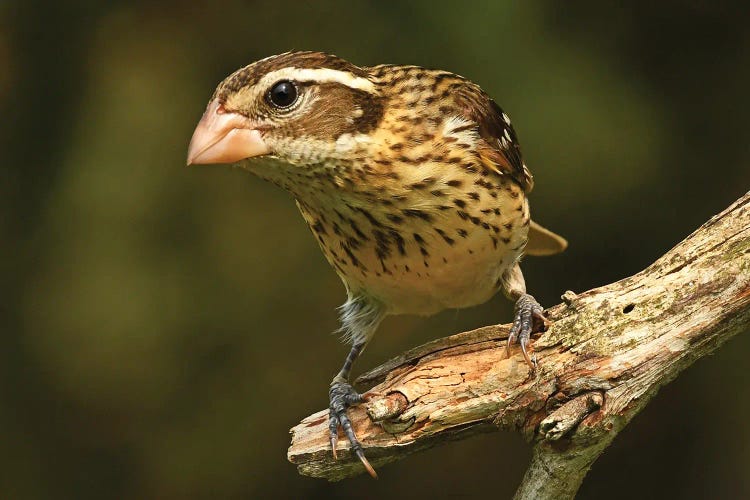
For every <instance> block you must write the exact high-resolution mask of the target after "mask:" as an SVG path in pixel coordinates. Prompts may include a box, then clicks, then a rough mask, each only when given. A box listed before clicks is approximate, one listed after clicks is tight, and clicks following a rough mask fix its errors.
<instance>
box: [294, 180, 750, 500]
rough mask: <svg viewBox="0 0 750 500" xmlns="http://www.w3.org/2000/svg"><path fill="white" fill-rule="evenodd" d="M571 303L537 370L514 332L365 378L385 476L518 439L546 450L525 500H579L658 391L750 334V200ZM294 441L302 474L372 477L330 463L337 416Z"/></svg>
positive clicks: (522, 493)
mask: <svg viewBox="0 0 750 500" xmlns="http://www.w3.org/2000/svg"><path fill="white" fill-rule="evenodd" d="M562 299H563V303H562V304H560V305H557V306H555V307H553V308H551V309H549V310H548V311H547V315H548V317H549V319H550V320H552V325H551V327H550V328H549V331H547V332H546V333H544V334H543V335H542V336H541V337H539V338H538V339H537V340H535V342H534V343H533V348H534V352H535V353H536V357H537V360H538V369H537V370H536V372H534V373H531V372H530V370H529V369H528V367H527V366H526V364H525V363H524V361H523V357H522V356H521V355H520V353H519V352H517V350H514V351H513V354H512V356H511V357H510V358H506V357H505V354H504V350H505V339H506V338H507V334H508V325H498V326H488V327H485V328H480V329H478V330H474V331H470V332H464V333H460V334H457V335H453V336H450V337H447V338H444V339H439V340H435V341H433V342H430V343H428V344H425V345H423V346H421V347H417V348H415V349H412V350H411V351H408V352H406V353H404V354H402V355H401V356H398V357H397V358H395V359H393V360H391V361H389V362H387V363H385V364H384V365H382V366H380V367H378V368H376V369H374V370H372V371H370V372H369V373H367V374H365V375H363V376H362V377H360V379H359V380H358V382H359V383H375V384H377V385H375V387H373V389H372V390H371V391H370V392H371V393H372V394H375V396H374V397H373V398H372V399H371V400H370V401H369V402H368V403H367V404H364V405H362V406H359V407H357V408H353V409H351V410H350V411H349V413H350V416H351V417H352V422H353V424H354V426H355V429H356V432H357V435H358V436H359V438H360V439H361V441H362V443H363V445H364V447H365V452H366V454H367V456H368V458H369V459H370V461H371V462H372V463H373V465H375V466H376V467H377V466H378V465H383V464H385V463H388V462H392V461H395V460H398V459H401V458H404V457H405V456H407V455H409V454H410V453H414V452H416V451H419V450H422V449H425V448H429V447H432V446H435V445H437V444H440V443H443V442H445V441H449V440H453V439H462V438H464V437H467V436H469V435H471V434H475V433H477V432H482V431H487V430H492V429H513V430H517V431H520V432H521V433H522V434H523V435H524V436H525V438H526V439H528V440H529V441H531V442H532V443H533V444H534V451H533V458H532V462H531V465H530V467H529V469H528V470H527V472H526V475H525V477H524V479H523V482H522V484H521V485H520V487H519V489H518V491H517V492H516V498H518V499H530V498H536V499H547V498H550V499H551V498H555V499H560V498H563V499H564V498H572V497H573V496H575V493H576V492H577V490H578V488H579V486H580V484H581V482H582V481H583V478H584V477H585V475H586V472H587V471H588V469H589V467H590V466H591V464H592V463H593V462H594V461H595V460H596V458H597V457H598V456H599V455H600V454H601V453H602V452H603V451H604V449H605V448H606V447H607V446H608V445H609V444H610V443H611V442H612V440H613V439H614V437H615V436H616V435H617V433H618V432H619V431H620V430H622V428H623V427H624V426H625V425H626V424H627V423H628V422H629V421H630V419H632V418H633V417H634V416H635V415H636V414H638V412H639V411H640V410H641V409H642V408H643V407H644V406H645V405H646V404H647V403H648V402H649V400H650V399H651V398H652V397H653V396H654V395H655V394H656V392H657V391H658V389H659V388H660V387H662V386H663V385H665V384H666V383H668V382H670V381H671V380H672V379H674V378H675V377H676V376H677V375H678V374H679V373H680V372H681V371H682V370H684V369H685V368H687V367H688V366H690V365H691V364H692V363H693V362H694V361H695V360H697V359H698V358H701V357H702V356H705V355H707V354H710V353H711V352H713V351H714V350H716V349H717V348H718V347H719V346H720V345H721V344H722V343H723V342H724V341H726V340H727V339H729V338H730V337H732V336H733V335H736V334H737V333H740V332H742V331H747V330H748V329H750V193H747V194H745V196H743V197H742V198H741V199H739V200H738V201H737V202H735V203H734V204H733V205H732V206H730V207H729V208H728V209H726V210H725V211H724V212H722V213H720V214H719V215H717V216H715V217H713V218H712V219H711V220H710V221H708V222H707V223H706V224H704V225H703V226H702V227H700V228H699V229H698V230H697V231H695V232H694V233H693V234H691V235H690V236H688V237H687V238H686V239H685V240H684V241H682V242H681V243H680V244H678V245H677V246H676V247H674V248H673V249H672V250H670V251H669V252H667V253H666V254H665V255H664V256H663V257H661V258H660V259H659V260H657V261H656V262H654V263H653V264H652V265H651V266H649V267H648V268H647V269H645V270H643V271H642V272H640V273H638V274H636V275H634V276H631V277H629V278H625V279H623V280H621V281H618V282H616V283H612V284H609V285H606V286H603V287H600V288H596V289H593V290H590V291H588V292H585V293H582V294H579V295H576V294H575V293H573V292H566V293H565V294H564V295H563V297H562ZM291 432H292V444H291V447H290V448H289V453H288V458H289V460H290V461H291V462H292V463H294V464H297V466H298V468H299V472H300V473H301V474H304V475H308V476H314V477H322V478H326V479H328V480H331V481H335V480H339V479H343V478H345V477H349V476H353V475H356V474H360V473H361V472H362V471H363V470H364V469H363V467H362V465H361V464H360V463H359V461H357V459H356V457H352V455H350V454H348V453H345V452H344V453H340V454H339V460H338V461H334V460H333V459H332V456H331V451H330V448H329V443H328V437H327V432H328V428H327V411H325V410H324V411H321V412H318V413H315V414H314V415H311V416H309V417H307V418H306V419H304V420H303V421H302V422H301V423H300V424H298V425H297V426H296V427H294V428H293V429H292V430H291ZM339 443H340V444H341V446H342V448H345V447H346V445H347V443H346V440H345V439H342V440H340V441H339ZM342 451H343V450H342Z"/></svg>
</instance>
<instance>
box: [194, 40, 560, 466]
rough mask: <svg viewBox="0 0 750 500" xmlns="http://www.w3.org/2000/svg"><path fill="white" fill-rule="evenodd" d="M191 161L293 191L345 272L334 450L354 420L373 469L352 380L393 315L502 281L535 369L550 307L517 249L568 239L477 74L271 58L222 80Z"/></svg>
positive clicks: (536, 251) (313, 56)
mask: <svg viewBox="0 0 750 500" xmlns="http://www.w3.org/2000/svg"><path fill="white" fill-rule="evenodd" d="M187 162H188V164H208V163H238V164H239V166H241V167H242V168H244V169H247V170H249V171H250V172H252V173H254V174H256V175H257V176H259V177H261V178H263V179H267V180H269V181H271V182H273V183H274V184H276V185H278V186H281V187H282V188H284V189H286V190H287V191H289V192H290V193H292V195H293V196H294V197H295V199H296V201H297V206H298V207H299V209H300V211H301V212H302V216H303V217H304V218H305V220H306V221H307V223H308V224H309V225H310V228H311V229H312V231H313V234H314V235H315V237H316V238H317V240H318V243H319V244H320V247H321V249H322V250H323V253H324V254H325V256H326V258H327V259H328V262H329V263H330V264H331V266H333V267H334V269H335V270H336V272H337V273H338V275H339V276H340V277H341V279H342V281H343V282H344V286H345V287H346V291H347V297H348V298H347V301H346V303H345V304H344V305H343V306H341V308H340V314H341V324H342V326H341V330H342V332H344V334H345V335H346V336H347V337H348V339H349V340H350V341H351V343H352V347H351V351H350V352H349V355H348V356H347V358H346V361H345V362H344V366H343V367H342V368H341V370H340V371H339V373H338V374H337V375H336V377H334V379H333V382H332V383H331V387H330V392H329V397H330V417H329V418H330V440H331V447H332V449H333V454H334V457H335V456H336V443H337V440H338V428H339V426H341V427H342V428H343V430H344V432H345V434H346V436H347V437H348V440H349V442H350V444H351V447H352V450H353V451H354V453H355V454H356V455H357V456H358V457H359V458H360V459H361V460H362V463H363V464H364V466H365V467H366V468H367V469H368V471H369V472H370V474H372V475H374V474H375V473H374V471H373V469H372V467H371V466H370V464H369V463H368V461H367V459H366V458H365V456H364V453H363V451H362V446H361V444H360V443H359V441H358V440H357V438H356V436H355V434H354V431H353V429H352V425H351V422H350V421H349V418H348V417H347V414H346V409H347V408H348V407H349V406H350V405H353V404H356V403H359V402H361V401H362V399H363V398H362V396H361V395H360V394H358V393H357V392H355V391H354V389H353V388H352V386H351V385H350V384H349V381H348V380H349V371H350V369H351V366H352V363H353V362H354V360H355V359H356V358H357V356H358V355H359V354H360V352H361V351H362V349H364V347H365V345H366V344H367V342H368V341H369V340H370V338H371V337H372V335H373V334H374V333H375V330H376V328H377V327H378V325H379V324H380V322H381V320H382V319H383V317H384V316H386V315H388V314H421V315H430V314H434V313H437V312H438V311H441V310H443V309H447V308H463V307H469V306H473V305H476V304H481V303H483V302H485V301H487V300H488V299H489V298H490V297H492V296H493V295H495V293H496V292H497V291H498V290H501V289H502V290H503V291H504V292H505V293H506V295H507V296H508V297H510V298H511V299H513V300H515V301H516V309H515V311H516V312H515V318H514V322H513V326H512V329H511V333H510V338H509V339H508V348H509V347H510V345H511V343H513V342H514V341H516V340H517V341H518V343H519V344H520V346H521V351H522V353H523V356H524V357H525V360H526V362H527V363H528V364H529V366H531V367H532V369H533V363H532V361H531V359H530V358H529V355H528V354H527V345H528V343H529V338H530V334H531V333H532V331H533V330H534V329H542V328H543V326H542V325H543V323H544V322H545V319H544V316H543V315H542V307H541V306H540V305H539V303H538V302H537V301H536V300H535V299H534V298H533V297H532V296H531V295H529V294H527V293H526V286H525V283H524V279H523V275H522V274H521V270H520V268H519V259H520V258H521V256H522V255H523V254H524V253H525V254H531V255H550V254H554V253H557V252H560V251H562V250H563V249H564V248H565V247H566V245H567V243H566V242H565V240H564V239H562V238H561V237H559V236H557V235H555V234H554V233H551V232H550V231H548V230H546V229H544V228H542V227H541V226H538V225H537V224H535V223H534V222H532V221H531V220H530V217H529V203H528V201H527V194H528V193H529V191H531V188H532V185H533V180H532V176H531V173H530V172H529V170H528V169H527V168H526V165H525V164H524V163H523V160H522V159H521V151H520V148H519V145H518V141H517V139H516V134H515V132H514V130H513V127H512V126H511V124H510V119H509V118H508V115H506V114H505V113H504V112H503V111H502V110H501V109H500V107H499V106H498V105H497V104H495V101H493V100H492V99H491V98H490V97H489V96H488V95H487V94H485V93H484V92H483V91H482V90H481V89H480V88H479V86H477V85H476V84H474V83H472V82H470V81H468V80H466V79H465V78H462V77H460V76H458V75H455V74H453V73H449V72H446V71H436V70H428V69H424V68H420V67H417V66H395V65H380V66H374V67H371V68H360V67H357V66H355V65H353V64H351V63H349V62H347V61H345V60H343V59H340V58H338V57H335V56H332V55H327V54H323V53H320V52H288V53H285V54H281V55H277V56H272V57H268V58H266V59H263V60H261V61H258V62H255V63H253V64H250V65H249V66H246V67H244V68H242V69H240V70H238V71H236V72H235V73H233V74H232V75H230V76H229V77H228V78H227V79H226V80H224V81H223V82H222V83H221V84H220V85H219V86H218V88H217V89H216V91H215V92H214V95H213V97H212V98H211V100H210V102H209V104H208V108H207V109H206V111H205V114H204V115H203V118H202V119H201V121H200V123H199V124H198V126H197V128H196V129H195V133H194V135H193V138H192V140H191V141H190V147H189V152H188V160H187Z"/></svg>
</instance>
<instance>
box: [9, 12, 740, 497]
mask: <svg viewBox="0 0 750 500" xmlns="http://www.w3.org/2000/svg"><path fill="white" fill-rule="evenodd" d="M618 3H626V4H628V5H627V6H620V5H617V4H618ZM743 3H744V2H738V3H737V5H738V6H739V5H741V4H743ZM748 10H750V9H747V8H740V7H732V6H731V5H730V4H727V3H722V2H710V1H692V2H657V1H651V2H642V3H641V2H600V1H591V2H556V1H524V2H486V4H475V3H471V2H465V1H462V2H434V1H421V2H408V3H407V2H401V3H399V4H396V3H395V2H394V3H386V2H375V1H371V2H333V1H319V2H307V3H303V2H294V1H291V0H287V1H281V0H276V1H273V2H248V1H245V2H242V1H228V0H216V1H202V2H192V3H189V4H188V3H185V2H178V1H171V2H170V1H156V2H154V1H141V2H124V1H122V2H110V3H99V2H94V1H90V2H85V1H71V2H49V1H43V2H40V1H23V2H21V1H19V2H12V3H8V2H3V3H2V4H0V111H1V117H2V118H0V151H1V152H2V156H3V161H2V167H3V172H2V176H1V178H0V241H2V245H0V269H1V270H2V280H1V282H2V285H3V286H2V289H1V291H0V293H1V295H0V311H2V325H0V326H2V330H1V332H2V333H1V334H0V335H2V337H0V338H1V339H2V347H1V348H0V496H1V497H2V498H19V499H26V498H30V499H33V498H55V499H57V498H77V499H78V498H96V499H107V498H133V499H135V498H206V497H212V498H250V497H267V496H271V495H274V496H277V497H292V496H294V497H307V498H348V497H350V496H361V497H372V498H383V497H386V496H394V495H398V496H403V497H412V498H420V497H427V496H433V497H442V496H458V495H465V496H467V497H474V496H477V497H479V496H489V495H493V496H499V497H500V498H507V497H509V496H510V495H511V494H512V492H513V491H514V489H515V487H516V486H517V484H518V483H519V481H520V479H521V476H522V474H523V472H524V470H525V466H526V464H527V461H528V459H529V456H530V450H529V447H528V445H526V444H525V443H524V442H523V441H522V440H521V439H520V437H519V436H517V435H515V434H511V433H496V434H489V435H482V436H478V437H475V438H473V439H470V440H468V441H462V442H458V443H452V444H450V445H447V446H444V447H442V448H438V449H433V450H430V451H428V452H426V453H422V454H419V455H416V456H413V457H410V458H409V459H407V460H405V461H402V462H399V463H397V464H393V465H390V466H387V467H383V468H382V469H381V470H380V474H381V480H380V481H377V482H375V481H372V480H370V479H368V478H366V477H360V478H356V479H352V480H348V481H345V482H343V483H339V484H334V485H331V484H327V483H325V482H323V481H320V480H314V479H309V478H304V477H300V476H298V475H297V473H296V469H295V467H294V466H292V465H290V464H289V463H287V461H286V448H287V445H288V443H289V436H288V434H287V432H288V429H289V428H290V427H291V426H293V425H294V424H296V423H297V422H298V420H299V419H301V418H302V417H304V416H306V415H308V414H310V413H311V412H313V411H317V410H319V409H322V408H323V407H325V405H326V404H327V388H328V383H329V381H330V379H331V376H332V375H333V374H334V373H335V372H336V370H337V369H338V367H339V365H340V363H341V361H342V359H343V356H344V355H345V352H346V348H345V347H344V346H342V345H341V344H340V343H339V341H338V340H337V339H336V337H334V336H332V335H331V334H330V332H331V331H333V330H334V329H335V328H336V326H337V325H336V315H335V312H334V307H335V306H336V305H338V304H339V303H341V302H342V301H343V299H344V292H343V288H342V286H341V284H340V282H339V281H338V278H337V277H336V275H335V274H334V273H333V272H332V271H331V270H330V269H329V268H328V266H327V264H326V263H325V261H324V259H323V257H322V255H321V253H320V252H319V251H318V249H317V245H316V243H315V242H314V239H313V238H312V237H311V236H310V234H309V231H308V229H307V228H306V227H305V225H304V223H303V221H302V219H301V217H300V216H299V214H298V213H297V212H296V208H295V207H294V204H293V202H292V200H291V199H290V198H289V196H288V195H287V194H286V193H284V192H281V191H280V190H277V189H276V188H274V187H273V186H271V185H270V184H266V183H263V182H261V181H260V180H258V179H256V178H253V177H251V176H250V175H248V174H246V173H244V172H241V171H237V170H231V169H229V168H224V167H203V168H186V167H185V166H184V163H185V154H186V148H187V143H188V141H189V139H190V135H191V133H192V131H193V127H194V126H195V124H196V122H197V120H198V118H199V117H200V115H201V113H202V112H203V109H204V107H205V105H206V102H207V100H208V97H209V96H210V95H211V93H212V91H213V89H214V87H215V85H216V84H217V83H218V82H219V81H220V80H221V79H222V78H224V76H226V75H227V74H228V73H230V72H231V71H233V70H234V69H236V68H238V67H240V66H243V65H245V64H247V63H249V62H251V61H253V60H256V59H259V58H262V57H265V56H268V55H271V54H275V53H279V52H282V51H286V50H289V49H317V50H324V51H329V52H332V53H335V54H337V55H340V56H342V57H345V58H347V59H350V60H351V61H353V62H355V63H357V64H360V65H371V64H377V63H384V62H394V63H410V64H419V65H423V66H428V67H438V68H442V69H448V70H452V71H455V72H457V73H459V74H462V75H464V76H467V77H469V78H470V79H472V80H474V81H476V82H478V83H479V84H481V85H482V86H483V87H484V88H485V89H486V90H487V91H488V92H489V93H490V94H491V95H493V96H494V97H495V98H496V100H497V101H498V102H499V103H500V104H501V106H503V108H504V109H505V110H506V111H507V112H508V114H509V115H510V116H511V118H512V119H513V123H514V125H515V126H516V130H517V131H518V134H519V137H520V140H521V144H522V146H523V148H524V153H525V158H526V162H527V164H528V165H529V166H530V168H531V169H532V171H533V172H534V174H535V178H536V186H537V187H536V189H535V191H534V193H533V195H532V206H533V213H534V215H535V218H536V219H537V220H539V221H540V222H542V223H543V224H544V225H546V226H548V227H550V228H552V229H554V230H556V231H558V232H560V233H561V234H563V235H565V236H566V237H567V238H568V239H569V240H570V242H571V245H570V249H569V251H567V252H566V253H565V254H564V255H562V256H559V257H554V258H548V259H532V258H529V259H528V260H527V261H526V264H525V272H526V277H527V283H528V285H529V290H530V291H531V292H532V293H534V294H535V295H536V296H537V298H538V299H539V300H540V301H541V302H542V303H543V304H546V305H553V304H556V303H557V302H559V296H560V294H561V293H562V292H564V291H565V290H567V289H571V290H574V291H584V290H586V289H588V288H591V287H595V286H598V285H602V284H605V283H608V282H610V281H613V280H617V279H619V278H622V277H625V276H627V275H630V274H632V273H635V272H637V271H639V270H640V269H642V268H643V267H645V266H646V265H648V264H649V263H650V262H652V261H653V260H655V259H656V258H657V257H659V256H660V255H662V254H663V253H664V252H665V251H667V250H668V249H669V248H671V247H672V246H673V245H674V244H675V243H677V242H678V241H679V240H681V239H682V238H683V237H684V236H686V235H687V234H689V233H690V232H691V231H693V230H694V229H695V228H697V227H698V226H699V225H700V224H701V223H703V222H704V221H706V220H707V219H708V218H709V217H711V216H712V215H714V214H715V213H718V212H719V211H721V210H722V209H724V208H725V207H726V206H728V205H729V204H730V203H731V202H732V201H733V200H735V199H736V198H738V197H739V196H740V195H742V194H743V193H745V192H746V191H747V190H748V187H750V142H749V141H748V134H749V133H750V124H749V121H748V120H749V118H750V97H749V96H748V89H750V28H749V27H748V26H750V15H748V13H749V12H748ZM510 318H511V304H510V303H508V302H507V301H505V300H504V299H502V298H501V297H498V298H496V299H494V300H493V301H491V302H490V303H488V304H486V305H484V306H481V307H477V308H474V309H471V310H464V311H460V312H455V311H448V312H445V313H443V314H441V315H439V316H436V317H434V318H430V319H421V318H414V317H398V318H389V319H388V320H387V321H386V322H385V323H384V324H383V327H382V328H381V330H380V332H379V334H378V335H377V336H376V340H375V341H374V342H373V343H372V344H371V346H370V347H369V348H368V350H367V352H366V353H365V355H364V356H363V359H362V360H361V362H360V363H359V364H358V365H356V366H355V373H361V372H362V371H364V370H365V369H367V368H371V367H373V366H375V365H376V364H378V363H380V362H382V361H385V360H386V359H388V358H389V357H391V356H393V355H396V354H398V353H400V352H401V351H403V350H404V349H406V348H408V347H411V346H415V345H417V344H420V343H422V342H425V341H427V340H429V339H432V338H434V337H436V336H443V335H447V334H451V333H455V332H458V331H462V330H466V329H469V328H474V327H478V326H481V325H485V324H491V323H497V322H501V321H502V322H507V321H509V320H510ZM282 352H283V353H288V355H283V356H282V355H280V354H279V353H282ZM749 356H750V335H744V336H739V337H737V338H735V339H734V340H732V341H731V342H729V343H728V344H727V345H725V346H723V347H722V348H721V349H719V351H718V352H717V354H716V355H715V356H712V357H710V358H707V359H702V360H700V361H699V362H697V363H696V364H695V366H693V367H692V368H690V369H689V370H688V371H687V372H685V373H684V374H683V375H682V376H681V377H679V378H678V380H676V381H675V382H673V383H672V384H671V385H669V386H667V387H666V388H664V389H662V391H661V392H660V394H659V395H658V397H657V398H656V399H655V400H654V401H653V402H652V403H651V404H650V405H649V406H648V407H647V408H646V409H645V410H644V411H643V413H642V414H641V415H639V416H638V417H637V418H636V419H635V420H634V421H633V422H632V424H631V425H630V426H629V427H627V428H626V429H625V430H624V431H623V432H622V434H621V435H620V436H619V437H618V438H617V439H616V440H615V442H614V444H613V446H612V447H611V448H609V449H608V450H607V451H606V453H605V454H604V455H603V457H602V458H601V459H600V460H599V461H598V462H597V463H596V464H595V466H594V468H593V470H592V471H591V473H590V474H589V477H588V478H587V480H586V481H585V483H584V485H583V487H582V490H581V492H580V498H584V499H592V498H605V497H606V498H632V497H633V496H639V497H642V498H644V497H645V498H652V497H660V496H667V497H670V498H707V497H717V498H739V497H741V496H745V497H748V496H749V495H750V475H748V473H747V471H748V470H750V426H748V425H747V415H748V413H749V412H750V389H748V375H747V365H748V363H747V360H748V357H749Z"/></svg>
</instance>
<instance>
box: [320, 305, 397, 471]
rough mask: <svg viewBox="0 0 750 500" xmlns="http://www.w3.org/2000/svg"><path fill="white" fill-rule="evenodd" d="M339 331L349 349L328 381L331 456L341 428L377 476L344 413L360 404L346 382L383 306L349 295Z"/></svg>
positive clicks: (353, 448) (377, 322)
mask: <svg viewBox="0 0 750 500" xmlns="http://www.w3.org/2000/svg"><path fill="white" fill-rule="evenodd" d="M340 310H341V324H342V327H341V330H342V331H343V332H344V334H345V335H346V336H348V337H350V338H351V340H352V348H351V350H349V354H348V355H347V356H346V360H345V361H344V366H342V367H341V370H339V372H338V374H336V376H335V377H334V378H333V381H331V387H330V389H329V390H328V399H329V402H330V404H329V407H328V408H329V411H328V430H329V433H330V440H331V450H332V452H333V458H334V459H337V458H338V456H337V453H336V444H337V443H338V439H339V426H341V428H342V429H343V430H344V434H346V437H347V439H348V440H349V444H350V446H351V449H352V451H353V452H354V454H355V455H357V457H358V458H359V459H360V461H361V462H362V465H364V466H365V469H367V472H368V473H369V474H370V475H371V476H372V477H373V478H377V477H378V475H377V474H376V473H375V469H373V467H372V465H370V462H369V461H368V460H367V458H366V457H365V453H364V451H363V449H362V444H361V443H360V442H359V440H358V439H357V435H356V434H355V433H354V428H353V427H352V422H351V420H349V416H348V415H347V414H346V410H347V409H348V408H349V407H350V406H353V405H356V404H358V403H361V402H362V401H363V400H364V399H365V397H364V396H363V395H361V394H359V393H358V392H357V391H355V390H354V388H353V387H352V386H351V384H350V383H349V373H350V372H351V369H352V364H354V360H356V359H357V358H358V357H359V354H360V353H361V352H362V350H363V349H364V348H365V346H366V345H367V342H368V341H369V339H370V337H371V336H372V334H373V333H374V332H375V329H376V328H377V327H378V325H379V324H380V321H381V320H382V319H383V316H384V311H383V307H382V305H381V304H380V303H379V302H377V301H375V300H373V299H370V298H367V297H353V298H352V297H350V298H349V300H347V301H346V303H345V304H344V305H343V306H341V309H340Z"/></svg>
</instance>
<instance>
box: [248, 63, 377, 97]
mask: <svg viewBox="0 0 750 500" xmlns="http://www.w3.org/2000/svg"><path fill="white" fill-rule="evenodd" d="M280 80H296V81H299V82H308V81H316V82H321V83H329V82H333V83H340V84H341V85H346V86H347V87H349V88H353V89H357V90H364V91H365V92H373V91H374V90H375V84H374V83H372V82H371V81H370V80H368V79H367V78H363V77H361V76H356V75H353V74H351V73H349V72H347V71H339V70H336V69H329V68H283V69H279V70H276V71H271V72H270V73H268V74H266V75H265V76H263V78H261V79H260V81H259V82H258V84H257V85H258V86H259V87H260V88H263V89H264V88H266V87H268V86H270V85H271V84H273V83H276V82H277V81H280Z"/></svg>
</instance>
